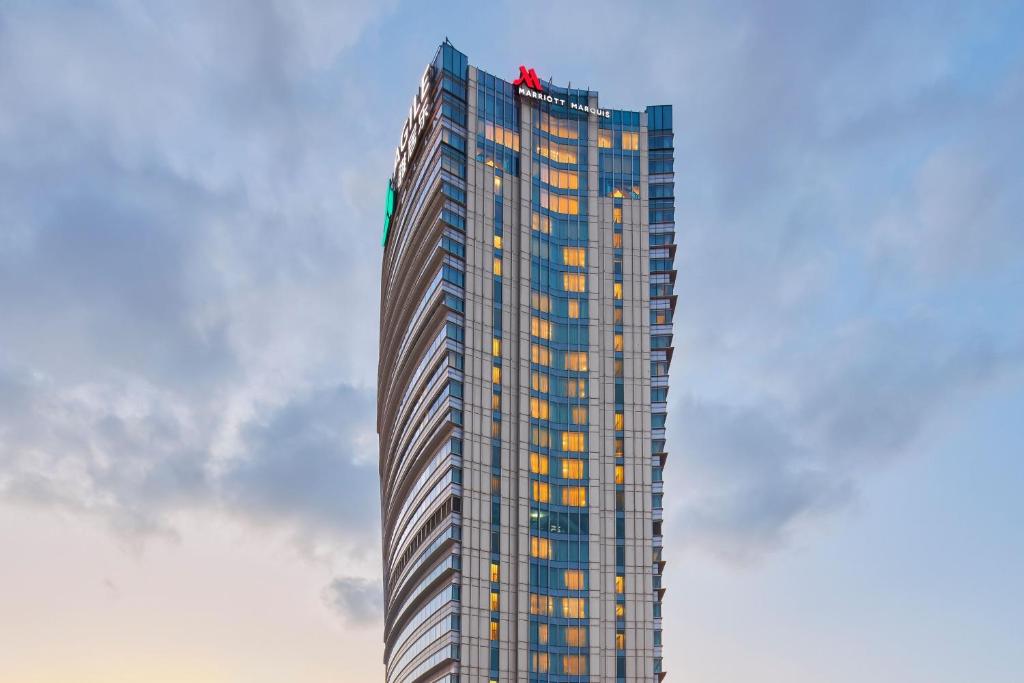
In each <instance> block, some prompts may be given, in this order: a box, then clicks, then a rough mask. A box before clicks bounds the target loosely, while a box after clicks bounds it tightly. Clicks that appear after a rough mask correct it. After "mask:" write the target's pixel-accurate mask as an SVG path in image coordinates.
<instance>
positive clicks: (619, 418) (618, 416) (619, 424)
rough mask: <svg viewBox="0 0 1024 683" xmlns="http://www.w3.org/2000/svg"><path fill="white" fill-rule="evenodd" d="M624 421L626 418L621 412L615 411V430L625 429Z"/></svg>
mask: <svg viewBox="0 0 1024 683" xmlns="http://www.w3.org/2000/svg"><path fill="white" fill-rule="evenodd" d="M625 422H626V420H625V417H624V416H623V414H622V413H615V431H617V432H621V431H622V430H623V429H625V428H626V426H625Z"/></svg>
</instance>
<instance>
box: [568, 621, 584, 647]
mask: <svg viewBox="0 0 1024 683" xmlns="http://www.w3.org/2000/svg"><path fill="white" fill-rule="evenodd" d="M565 644H566V645H568V646H569V647H586V646H587V629H586V627H585V626H566V627H565Z"/></svg>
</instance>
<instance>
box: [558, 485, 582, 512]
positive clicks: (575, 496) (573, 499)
mask: <svg viewBox="0 0 1024 683" xmlns="http://www.w3.org/2000/svg"><path fill="white" fill-rule="evenodd" d="M562 505H568V506H569V507H574V508H584V507H587V488H586V487H585V486H565V487H563V488H562Z"/></svg>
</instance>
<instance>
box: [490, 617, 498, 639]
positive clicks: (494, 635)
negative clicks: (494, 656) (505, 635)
mask: <svg viewBox="0 0 1024 683" xmlns="http://www.w3.org/2000/svg"><path fill="white" fill-rule="evenodd" d="M497 639H498V622H497V621H495V620H493V619H492V620H491V640H497Z"/></svg>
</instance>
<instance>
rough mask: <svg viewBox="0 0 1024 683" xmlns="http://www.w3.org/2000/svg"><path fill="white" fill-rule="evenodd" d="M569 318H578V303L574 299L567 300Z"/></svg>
mask: <svg viewBox="0 0 1024 683" xmlns="http://www.w3.org/2000/svg"><path fill="white" fill-rule="evenodd" d="M569 317H570V318H578V317H580V302H579V301H577V300H576V299H569Z"/></svg>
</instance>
